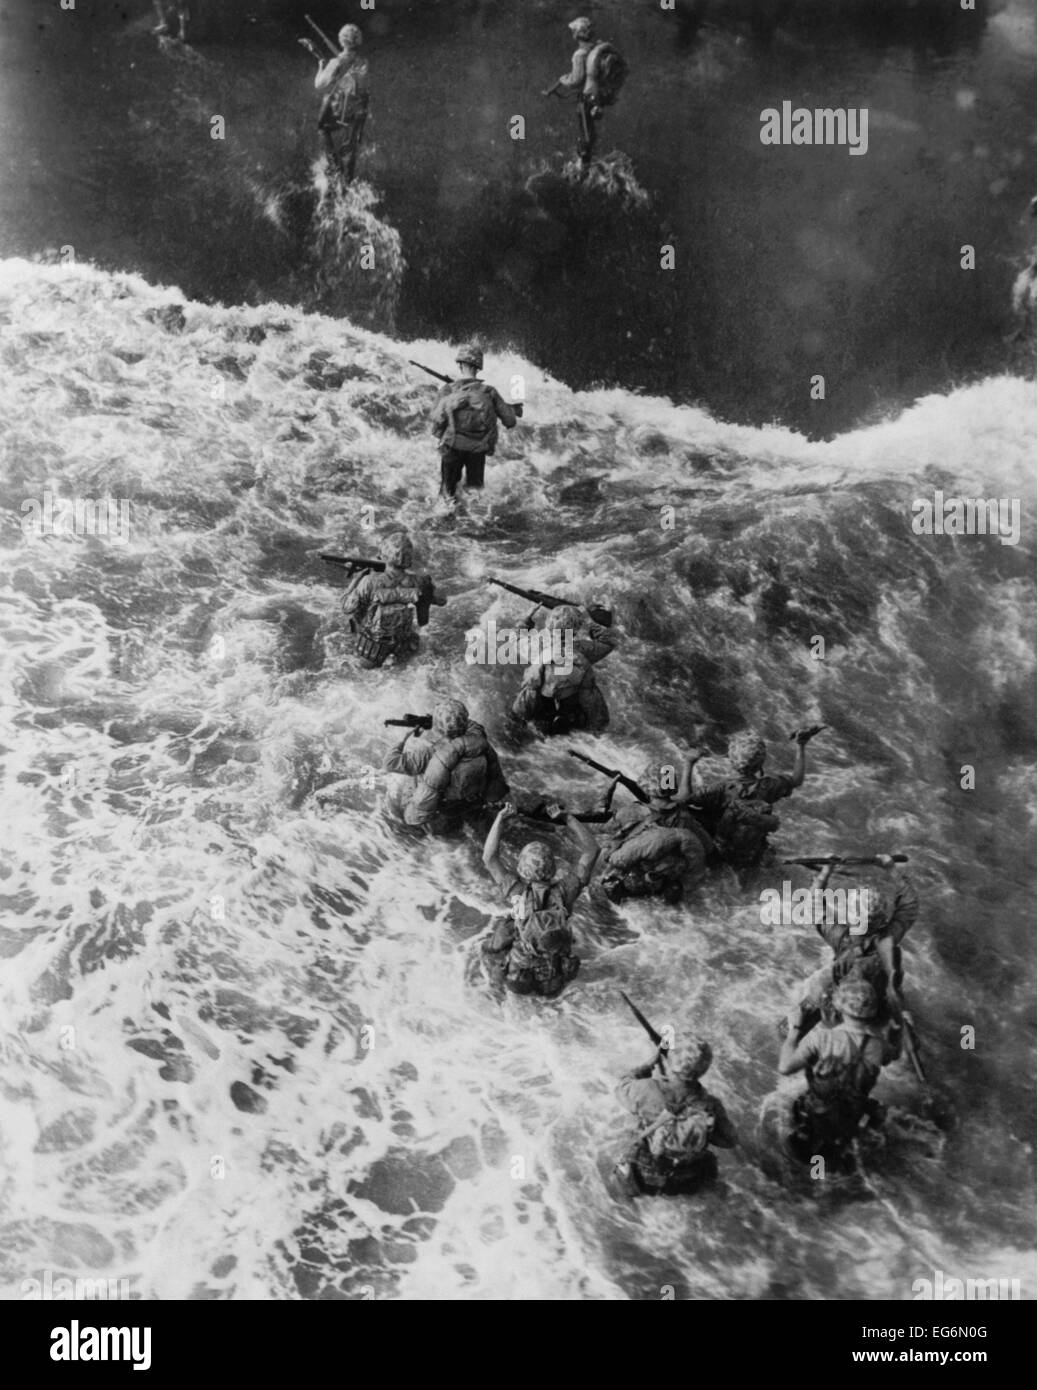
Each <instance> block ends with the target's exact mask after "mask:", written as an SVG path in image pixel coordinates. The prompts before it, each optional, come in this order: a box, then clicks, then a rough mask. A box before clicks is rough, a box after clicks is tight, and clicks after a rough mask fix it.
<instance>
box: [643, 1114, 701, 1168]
mask: <svg viewBox="0 0 1037 1390" xmlns="http://www.w3.org/2000/svg"><path fill="white" fill-rule="evenodd" d="M712 1129H713V1117H712V1116H711V1115H709V1114H708V1113H707V1112H706V1111H705V1110H704V1109H703V1108H702V1105H701V1101H700V1098H699V1097H691V1098H690V1099H689V1100H688V1101H687V1102H685V1104H684V1105H682V1106H680V1107H678V1109H676V1110H664V1111H663V1113H662V1114H661V1115H660V1116H659V1118H658V1119H657V1120H656V1121H655V1123H654V1125H653V1126H652V1128H651V1129H649V1130H648V1131H647V1133H646V1134H645V1135H644V1136H643V1139H644V1142H645V1143H646V1144H647V1146H648V1152H649V1154H650V1155H651V1162H652V1165H653V1166H654V1167H655V1168H656V1169H657V1171H658V1172H660V1173H661V1174H666V1173H668V1172H673V1171H675V1170H676V1169H679V1168H685V1167H687V1166H689V1165H693V1164H694V1163H695V1161H696V1160H697V1159H699V1158H701V1157H702V1155H703V1154H704V1153H705V1152H706V1150H707V1148H708V1147H709V1136H710V1133H711V1132H712Z"/></svg>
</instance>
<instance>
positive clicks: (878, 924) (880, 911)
mask: <svg viewBox="0 0 1037 1390" xmlns="http://www.w3.org/2000/svg"><path fill="white" fill-rule="evenodd" d="M865 893H867V895H868V898H867V902H868V922H867V925H868V930H869V931H881V929H882V928H883V927H884V926H885V925H886V923H887V922H888V921H889V919H890V917H891V916H892V915H893V903H892V902H891V900H890V896H889V894H888V893H885V892H883V890H882V889H881V888H870V887H869V888H864V889H862V890H861V896H862V897H863V895H864V894H865Z"/></svg>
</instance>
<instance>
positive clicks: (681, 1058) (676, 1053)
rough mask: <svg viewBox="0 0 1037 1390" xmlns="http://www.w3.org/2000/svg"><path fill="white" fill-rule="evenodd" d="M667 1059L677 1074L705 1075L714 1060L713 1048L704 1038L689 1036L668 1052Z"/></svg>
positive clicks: (688, 1075)
mask: <svg viewBox="0 0 1037 1390" xmlns="http://www.w3.org/2000/svg"><path fill="white" fill-rule="evenodd" d="M666 1060H667V1062H668V1063H669V1065H670V1067H671V1068H672V1069H673V1071H674V1072H675V1073H676V1075H677V1076H684V1077H693V1076H694V1077H698V1076H704V1075H705V1073H706V1072H707V1071H709V1064H710V1063H711V1062H712V1060H713V1049H712V1048H711V1047H710V1045H709V1043H708V1042H705V1041H704V1040H703V1039H702V1038H687V1039H685V1040H684V1041H683V1042H679V1043H677V1044H676V1045H675V1046H674V1047H673V1048H672V1049H671V1050H670V1051H669V1052H668V1053H667V1054H666Z"/></svg>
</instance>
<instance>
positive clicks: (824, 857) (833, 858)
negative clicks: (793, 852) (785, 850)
mask: <svg viewBox="0 0 1037 1390" xmlns="http://www.w3.org/2000/svg"><path fill="white" fill-rule="evenodd" d="M889 857H890V858H891V859H892V860H893V863H894V864H906V863H907V855H906V854H891V855H890V856H889ZM781 862H782V863H783V864H803V865H804V866H805V867H806V868H808V869H813V868H818V867H820V866H821V865H822V864H877V863H878V855H875V854H872V855H870V856H868V857H867V858H864V859H843V858H842V857H841V856H840V855H838V854H819V855H816V856H815V858H813V859H783V860H782V861H781Z"/></svg>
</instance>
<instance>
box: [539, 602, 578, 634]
mask: <svg viewBox="0 0 1037 1390" xmlns="http://www.w3.org/2000/svg"><path fill="white" fill-rule="evenodd" d="M582 626H583V614H582V613H581V612H580V610H579V609H578V608H577V607H576V606H575V604H572V603H561V604H559V605H558V607H557V608H552V609H551V611H550V613H548V615H547V621H546V622H545V623H544V627H546V628H547V629H548V630H549V631H551V632H557V631H559V630H561V629H564V628H567V627H568V628H573V629H575V628H578V627H582Z"/></svg>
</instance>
